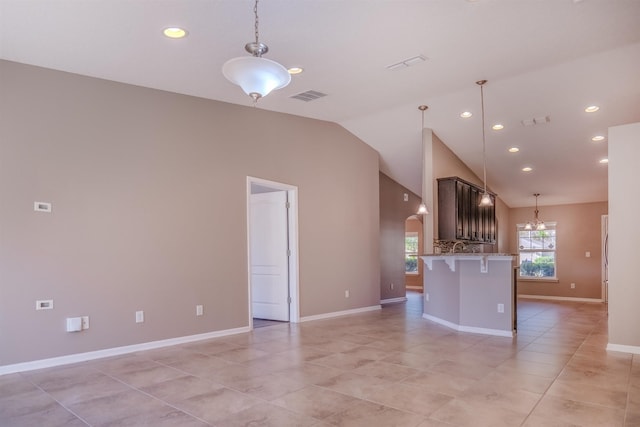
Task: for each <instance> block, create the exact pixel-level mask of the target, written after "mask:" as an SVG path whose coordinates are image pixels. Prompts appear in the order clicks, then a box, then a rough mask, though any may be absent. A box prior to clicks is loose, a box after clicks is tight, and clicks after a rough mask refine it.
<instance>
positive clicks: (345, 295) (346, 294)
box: [344, 290, 349, 298]
mask: <svg viewBox="0 0 640 427" xmlns="http://www.w3.org/2000/svg"><path fill="white" fill-rule="evenodd" d="M344 297H345V298H349V291H348V290H347V291H344Z"/></svg>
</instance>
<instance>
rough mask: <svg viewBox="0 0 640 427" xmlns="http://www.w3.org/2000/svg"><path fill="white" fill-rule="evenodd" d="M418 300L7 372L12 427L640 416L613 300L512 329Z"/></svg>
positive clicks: (558, 422)
mask: <svg viewBox="0 0 640 427" xmlns="http://www.w3.org/2000/svg"><path fill="white" fill-rule="evenodd" d="M408 296H409V301H408V302H407V303H406V304H404V303H401V304H393V305H388V306H385V307H384V308H383V309H382V310H380V311H376V312H368V313H364V314H359V315H353V316H345V317H340V318H335V319H330V320H323V321H313V322H307V323H302V324H280V325H275V326H268V327H263V328H260V329H255V330H254V331H253V332H251V333H246V334H242V335H234V336H229V337H224V338H219V339H215V340H209V341H202V342H198V343H192V344H188V345H180V346H175V347H168V348H164V349H158V350H152V351H147V352H141V353H137V354H131V355H126V356H121V357H116V358H110V359H102V360H96V361H91V362H85V363H81V364H76V365H68V366H63V367H58V368H52V369H46V370H41V371H32V372H25V373H20V374H10V375H5V376H1V377H0V425H1V426H3V427H8V426H29V427H31V426H45V427H49V426H86V425H92V426H187V427H189V426H206V425H214V426H225V427H226V426H277V427H286V426H318V427H321V426H322V427H328V426H366V427H371V426H384V427H388V426H419V427H435V426H474V427H475V426H492V427H496V426H607V427H612V426H640V356H632V355H630V354H624V353H616V352H607V351H606V350H605V346H606V344H607V315H606V306H604V305H602V304H593V303H574V302H550V301H543V300H521V301H519V303H518V307H519V318H518V325H519V333H518V336H517V338H513V339H511V338H499V337H490V336H484V335H474V334H468V333H458V332H454V331H452V330H450V329H447V328H445V327H443V326H440V325H437V324H435V323H432V322H429V321H427V320H424V319H422V317H421V314H422V300H421V295H420V294H417V293H411V294H409V295H408ZM636 327H637V326H636Z"/></svg>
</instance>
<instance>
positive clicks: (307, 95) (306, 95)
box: [291, 90, 327, 102]
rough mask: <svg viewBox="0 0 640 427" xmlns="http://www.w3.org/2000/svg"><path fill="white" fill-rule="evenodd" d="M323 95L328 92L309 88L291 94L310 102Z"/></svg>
mask: <svg viewBox="0 0 640 427" xmlns="http://www.w3.org/2000/svg"><path fill="white" fill-rule="evenodd" d="M323 96H327V94H326V93H322V92H318V91H316V90H308V91H306V92H301V93H299V94H297V95H293V96H291V98H293V99H299V100H300V101H304V102H309V101H314V100H316V99H318V98H322V97H323Z"/></svg>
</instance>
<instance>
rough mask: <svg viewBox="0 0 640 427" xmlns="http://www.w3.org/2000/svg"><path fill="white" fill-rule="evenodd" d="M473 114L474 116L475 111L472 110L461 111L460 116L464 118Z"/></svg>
mask: <svg viewBox="0 0 640 427" xmlns="http://www.w3.org/2000/svg"><path fill="white" fill-rule="evenodd" d="M471 116H473V113H472V112H471V111H463V112H462V113H460V117H462V118H463V119H468V118H469V117H471Z"/></svg>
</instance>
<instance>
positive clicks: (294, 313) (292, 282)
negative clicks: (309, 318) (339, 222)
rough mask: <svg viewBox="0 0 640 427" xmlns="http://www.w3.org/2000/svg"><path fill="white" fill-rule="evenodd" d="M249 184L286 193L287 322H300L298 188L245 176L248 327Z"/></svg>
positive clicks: (249, 289)
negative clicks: (287, 203) (289, 300)
mask: <svg viewBox="0 0 640 427" xmlns="http://www.w3.org/2000/svg"><path fill="white" fill-rule="evenodd" d="M251 184H258V185H260V186H262V187H267V188H270V189H273V190H276V191H286V192H287V200H288V202H289V209H287V215H288V218H287V228H288V245H289V251H290V252H291V253H290V255H289V297H290V298H291V303H290V304H289V322H291V323H299V322H300V286H299V284H300V277H299V268H298V187H296V186H294V185H289V184H284V183H281V182H276V181H269V180H266V179H262V178H257V177H253V176H247V295H248V301H247V305H248V311H249V327H250V328H251V329H253V312H252V311H253V308H252V304H251V301H252V295H251Z"/></svg>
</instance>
